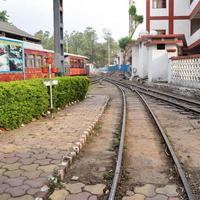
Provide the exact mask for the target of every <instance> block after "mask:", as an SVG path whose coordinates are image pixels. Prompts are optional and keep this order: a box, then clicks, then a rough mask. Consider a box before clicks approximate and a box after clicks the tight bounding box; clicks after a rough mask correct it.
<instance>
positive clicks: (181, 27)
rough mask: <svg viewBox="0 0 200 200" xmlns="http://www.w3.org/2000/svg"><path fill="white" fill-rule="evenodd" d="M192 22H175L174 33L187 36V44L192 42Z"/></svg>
mask: <svg viewBox="0 0 200 200" xmlns="http://www.w3.org/2000/svg"><path fill="white" fill-rule="evenodd" d="M190 26H191V24H190V21H189V20H174V33H175V34H183V33H184V34H185V39H186V41H187V44H188V43H189V40H190Z"/></svg>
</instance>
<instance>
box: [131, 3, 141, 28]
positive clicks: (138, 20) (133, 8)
mask: <svg viewBox="0 0 200 200" xmlns="http://www.w3.org/2000/svg"><path fill="white" fill-rule="evenodd" d="M129 15H130V16H131V17H132V20H134V22H135V23H134V30H135V29H136V28H137V26H138V25H139V24H142V23H143V20H144V18H143V16H142V15H138V14H137V8H136V6H135V3H133V4H132V5H131V6H130V7H129Z"/></svg>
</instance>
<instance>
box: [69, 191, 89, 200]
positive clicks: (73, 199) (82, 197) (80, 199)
mask: <svg viewBox="0 0 200 200" xmlns="http://www.w3.org/2000/svg"><path fill="white" fill-rule="evenodd" d="M90 195H91V194H90V193H88V192H82V193H79V194H72V195H68V196H67V197H66V198H65V200H88V197H89V196H90Z"/></svg>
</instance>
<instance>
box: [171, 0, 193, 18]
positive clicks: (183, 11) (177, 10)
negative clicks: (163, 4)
mask: <svg viewBox="0 0 200 200" xmlns="http://www.w3.org/2000/svg"><path fill="white" fill-rule="evenodd" d="M189 13H190V0H184V1H183V0H175V1H174V16H188V15H189Z"/></svg>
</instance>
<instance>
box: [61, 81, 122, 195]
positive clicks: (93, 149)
mask: <svg viewBox="0 0 200 200" xmlns="http://www.w3.org/2000/svg"><path fill="white" fill-rule="evenodd" d="M89 94H91V95H93V94H105V95H109V96H110V101H109V104H108V106H107V109H106V110H105V113H104V114H103V116H102V117H101V120H100V121H99V123H98V124H97V126H96V127H95V129H94V132H93V136H91V137H90V139H89V142H88V143H87V145H86V146H85V147H84V148H83V151H82V152H81V153H80V156H79V159H78V160H76V161H75V162H74V164H73V165H72V166H71V168H70V170H69V172H68V176H67V178H66V180H65V182H66V183H71V184H73V183H75V182H77V181H72V180H71V178H72V177H73V176H77V177H79V179H78V182H81V183H83V184H90V185H91V184H92V185H94V184H98V183H99V184H102V183H103V184H105V185H107V186H108V184H107V183H109V180H108V179H109V178H112V177H109V176H110V173H111V172H112V171H113V170H112V169H113V159H114V158H115V156H116V155H115V151H113V148H112V142H113V137H114V134H115V132H116V131H117V130H118V127H119V122H120V112H121V96H120V93H119V91H118V89H117V88H115V87H114V86H112V85H111V84H108V83H105V82H103V83H102V84H96V85H93V86H92V87H91V88H90V91H89ZM111 174H112V173H111ZM108 187H109V186H108ZM105 190H106V189H105ZM105 196H106V195H105ZM105 196H104V195H102V196H101V197H98V198H99V199H104V198H105Z"/></svg>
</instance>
